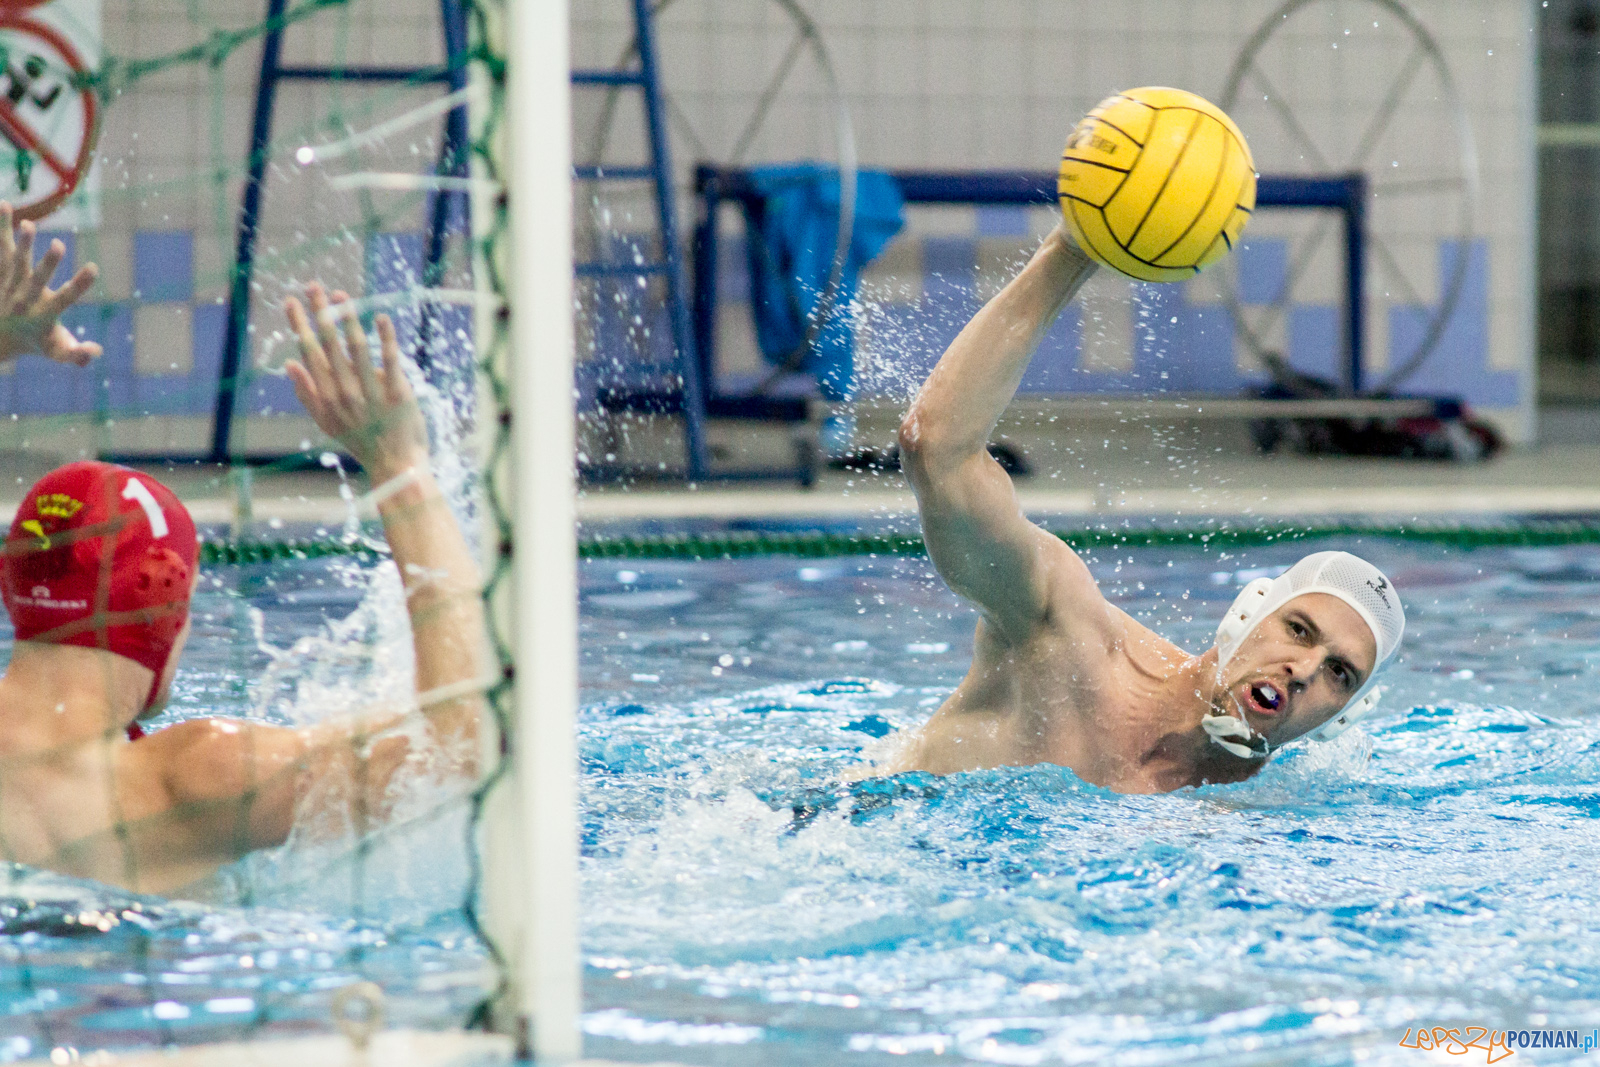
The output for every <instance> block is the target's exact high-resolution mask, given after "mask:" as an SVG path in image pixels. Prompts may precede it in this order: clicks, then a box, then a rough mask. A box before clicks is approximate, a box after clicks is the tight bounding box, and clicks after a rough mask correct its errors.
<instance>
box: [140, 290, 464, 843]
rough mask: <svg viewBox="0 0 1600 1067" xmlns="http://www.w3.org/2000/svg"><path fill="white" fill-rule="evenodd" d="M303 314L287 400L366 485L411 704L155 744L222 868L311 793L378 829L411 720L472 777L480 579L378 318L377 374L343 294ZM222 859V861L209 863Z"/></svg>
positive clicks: (320, 294) (270, 834)
mask: <svg viewBox="0 0 1600 1067" xmlns="http://www.w3.org/2000/svg"><path fill="white" fill-rule="evenodd" d="M307 303H308V304H309V305H310V306H309V312H310V314H308V313H307V308H306V307H305V306H303V305H302V304H301V303H300V302H299V301H298V300H295V299H293V298H291V299H290V300H288V301H287V302H286V310H287V312H288V316H289V324H290V326H291V328H293V330H294V332H295V334H296V336H297V338H298V339H299V342H300V351H301V360H300V361H297V362H291V363H289V364H288V371H289V375H290V377H291V378H292V379H293V381H294V386H295V392H296V394H297V395H298V396H299V397H300V400H301V402H302V403H303V404H305V406H306V410H307V411H308V412H310V414H311V416H312V418H313V419H314V420H315V421H316V423H317V425H318V426H319V427H321V428H322V430H323V431H324V432H325V433H327V434H328V435H329V436H330V437H332V438H334V439H335V440H337V441H338V442H339V443H340V444H341V445H343V446H344V447H345V448H346V449H347V450H348V451H349V452H350V454H351V455H352V456H353V457H355V459H356V461H357V462H359V463H360V464H361V465H362V467H363V469H365V471H366V473H367V476H368V478H369V479H370V481H371V483H372V486H373V494H372V496H373V498H374V500H375V501H376V505H377V509H378V514H379V516H380V518H381V519H382V520H383V528H384V534H385V536H386V537H387V538H388V541H389V546H390V548H391V549H392V551H393V554H394V560H395V563H396V565H397V566H398V567H399V569H400V577H401V580H402V581H403V582H404V585H405V590H406V610H407V613H408V615H409V616H410V620H411V636H412V644H413V649H414V655H415V660H416V687H417V695H416V704H415V705H414V706H413V707H395V708H374V709H372V711H371V712H369V713H367V714H365V715H360V716H353V717H349V718H344V719H339V720H334V721H330V722H327V723H323V724H320V725H318V726H315V727H311V728H306V729H286V728H283V727H276V726H265V725H261V724H255V723H240V722H230V721H223V720H209V721H197V722H193V723H182V724H179V725H177V726H174V727H172V728H170V729H168V730H164V731H162V732H161V733H159V734H157V735H156V736H155V737H154V738H153V739H152V740H153V741H155V742H157V744H158V745H160V746H162V747H164V748H168V749H172V750H174V752H176V751H177V750H180V749H181V753H180V754H179V758H175V759H171V760H170V761H169V762H170V763H171V764H172V765H173V766H174V773H173V774H172V776H171V777H170V778H169V779H168V788H169V789H170V791H171V793H172V795H173V800H174V802H175V803H176V804H177V805H179V806H180V808H181V809H182V810H184V811H186V812H188V813H189V814H190V817H191V821H197V825H198V832H197V833H196V837H197V838H198V839H199V840H200V841H201V842H202V843H201V845H200V846H199V851H202V852H205V851H208V850H209V851H210V853H211V854H212V856H213V858H231V855H232V854H242V853H243V852H245V851H249V850H251V849H256V848H263V847H269V846H272V845H276V844H279V843H281V842H282V841H283V840H284V839H285V838H286V837H287V836H288V833H289V830H290V828H291V827H292V825H293V822H294V817H295V805H296V804H297V802H298V801H299V799H300V797H301V796H303V795H304V793H305V791H306V787H307V785H308V784H309V783H311V782H313V781H316V780H319V779H323V778H328V777H332V778H335V779H336V780H339V781H346V782H349V783H350V784H351V786H352V790H351V792H350V794H349V796H350V800H351V807H352V813H351V814H352V820H353V821H354V823H355V824H356V826H357V828H358V830H365V829H366V825H363V824H368V825H370V823H371V822H376V821H379V820H381V819H382V818H383V817H384V815H385V813H386V811H387V808H388V805H389V803H390V802H391V800H392V796H391V794H390V792H389V785H390V782H391V779H392V778H393V776H394V774H395V772H396V771H397V770H398V769H399V768H400V767H401V766H402V765H404V764H406V762H407V761H408V760H410V759H411V757H412V756H413V755H415V749H414V744H413V739H412V737H411V736H410V735H411V731H407V730H400V729H396V727H399V726H400V725H401V723H402V720H403V719H404V718H405V717H406V716H407V714H408V713H409V712H411V711H413V710H420V712H421V714H422V716H423V717H424V718H425V719H426V721H427V723H428V726H429V728H430V732H431V734H432V742H433V745H434V747H435V750H436V751H437V752H438V753H440V754H442V755H443V756H444V757H445V759H446V761H447V762H448V764H449V769H450V770H451V771H453V772H454V774H455V776H456V777H457V778H459V779H460V780H463V781H472V780H475V776H476V770H477V755H478V750H477V730H478V724H479V722H480V720H481V717H482V715H483V713H484V700H483V690H484V689H485V688H486V678H487V675H488V670H489V662H490V660H489V645H488V639H487V634H486V631H485V626H484V618H483V601H482V596H481V590H480V583H479V577H478V569H477V566H476V564H475V563H474V562H473V559H472V556H471V553H470V551H469V550H468V547H467V543H466V539H465V538H464V537H463V536H462V533H461V530H460V528H459V527H458V526H457V524H456V521H455V517H454V515H453V514H452V513H451V511H450V507H449V504H448V502H447V501H446V500H445V497H444V494H443V493H442V492H441V491H440V489H439V486H438V485H437V483H435V481H434V479H433V475H432V473H431V471H430V469H429V456H428V440H427V432H426V428H425V426H424V424H423V421H422V415H421V412H420V411H419V409H418V407H417V401H416V398H415V397H414V396H413V395H412V391H411V387H410V385H409V384H408V383H407V382H406V379H405V375H404V372H403V371H402V369H401V365H400V358H401V357H400V349H399V344H398V342H397V340H396V337H395V332H394V326H393V324H392V323H391V322H390V321H389V319H388V317H387V316H383V315H380V316H378V317H377V328H378V337H379V341H380V346H381V349H382V366H374V364H373V361H372V359H371V357H370V355H369V354H368V348H367V338H366V335H365V333H364V331H363V330H362V328H361V324H360V322H359V321H358V320H357V318H356V317H355V315H354V313H353V312H351V311H350V310H349V309H347V308H345V307H343V306H342V305H344V304H345V303H346V297H345V295H344V294H343V293H338V292H335V293H334V294H332V299H331V300H330V299H329V296H328V294H326V293H325V292H324V291H323V289H322V288H321V287H320V286H317V285H313V286H311V287H310V289H309V290H308V293H307ZM219 853H220V855H219Z"/></svg>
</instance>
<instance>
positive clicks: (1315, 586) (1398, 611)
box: [1202, 552, 1406, 758]
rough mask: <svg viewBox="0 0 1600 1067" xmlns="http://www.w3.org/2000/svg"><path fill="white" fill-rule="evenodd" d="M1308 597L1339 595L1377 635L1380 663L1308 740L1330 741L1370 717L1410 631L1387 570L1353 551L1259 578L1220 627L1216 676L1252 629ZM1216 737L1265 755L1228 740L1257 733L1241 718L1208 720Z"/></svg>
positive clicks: (1237, 750) (1317, 555) (1232, 747)
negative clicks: (1384, 671)
mask: <svg viewBox="0 0 1600 1067" xmlns="http://www.w3.org/2000/svg"><path fill="white" fill-rule="evenodd" d="M1307 593H1327V594H1328V595H1329V596H1336V597H1338V598H1339V599H1340V600H1342V601H1344V602H1345V603H1346V604H1349V605H1350V606H1351V607H1352V608H1354V609H1355V612H1356V614H1357V615H1359V616H1361V621H1362V622H1364V623H1366V624H1367V628H1368V629H1370V630H1371V631H1372V640H1373V643H1374V644H1375V646H1376V647H1377V650H1378V656H1377V660H1376V661H1375V662H1374V663H1373V665H1372V673H1371V674H1369V675H1368V676H1367V680H1366V682H1365V684H1363V685H1362V686H1361V688H1360V689H1359V690H1357V691H1356V693H1355V695H1354V696H1352V697H1351V698H1350V700H1349V701H1348V702H1346V704H1345V706H1344V707H1343V708H1342V709H1341V710H1340V712H1339V714H1337V715H1335V716H1334V717H1333V718H1331V719H1329V720H1328V721H1327V722H1326V723H1324V724H1323V725H1321V726H1319V727H1318V728H1317V729H1315V730H1312V731H1311V732H1310V734H1308V735H1307V736H1309V737H1311V738H1313V739H1314V740H1318V741H1331V740H1332V739H1333V738H1335V737H1338V736H1339V735H1340V734H1342V733H1344V731H1345V730H1346V729H1348V728H1349V727H1350V725H1351V723H1354V722H1356V721H1357V720H1358V719H1362V718H1365V717H1366V716H1367V715H1370V714H1371V713H1372V709H1373V708H1375V707H1377V704H1378V697H1379V695H1380V694H1379V693H1378V692H1377V691H1376V690H1375V687H1376V685H1377V678H1378V671H1379V669H1380V668H1381V667H1382V666H1383V665H1384V664H1385V663H1387V662H1388V661H1389V658H1390V657H1391V656H1393V655H1394V654H1395V651H1396V650H1397V649H1399V647H1400V638H1401V636H1402V635H1403V634H1404V633H1405V629H1406V613H1405V611H1404V609H1403V608H1401V606H1400V596H1399V594H1398V593H1396V592H1395V588H1394V586H1393V585H1392V584H1391V583H1390V582H1389V579H1388V578H1386V577H1384V574H1383V572H1382V571H1380V570H1379V569H1378V568H1376V567H1374V566H1373V565H1372V564H1370V563H1368V562H1367V561H1366V560H1364V559H1362V558H1361V557H1359V556H1352V555H1351V554H1350V553H1348V552H1313V553H1312V554H1311V555H1309V556H1307V557H1306V558H1305V559H1303V560H1301V561H1300V562H1299V563H1296V564H1295V565H1294V566H1293V567H1290V568H1289V569H1288V570H1286V571H1284V572H1283V573H1282V574H1280V575H1278V577H1276V578H1257V579H1256V580H1255V581H1253V582H1251V583H1250V584H1249V585H1247V586H1245V587H1244V589H1243V590H1241V591H1240V593H1239V595H1238V597H1236V598H1235V599H1234V601H1233V606H1232V607H1230V608H1228V612H1227V614H1226V615H1224V616H1223V617H1222V622H1221V623H1220V624H1219V625H1218V626H1217V675H1218V679H1219V681H1220V679H1221V677H1222V673H1223V668H1224V667H1226V666H1227V664H1228V661H1229V660H1231V659H1232V658H1233V655H1234V653H1235V652H1237V651H1238V650H1239V646H1240V645H1241V644H1242V643H1243V642H1244V639H1245V638H1246V637H1247V636H1249V634H1250V631H1252V630H1254V629H1255V628H1256V627H1257V626H1259V625H1260V624H1261V623H1262V622H1263V621H1264V620H1265V619H1266V618H1267V617H1268V616H1270V615H1271V614H1272V613H1273V612H1275V611H1277V610H1278V609H1279V608H1281V607H1283V605H1285V604H1287V603H1288V602H1289V601H1291V600H1293V599H1294V598H1295V597H1298V596H1304V595H1305V594H1307ZM1202 725H1203V726H1204V727H1205V729H1206V732H1207V733H1208V734H1210V735H1211V739H1212V740H1213V741H1216V742H1217V744H1219V745H1221V746H1222V747H1223V748H1225V749H1227V750H1228V751H1229V752H1232V753H1234V754H1235V755H1237V756H1243V757H1245V758H1251V757H1255V756H1260V755H1264V754H1265V746H1264V744H1263V745H1260V746H1257V747H1250V746H1248V745H1246V744H1238V743H1235V742H1232V741H1228V740H1226V738H1228V737H1243V738H1245V739H1246V740H1247V741H1248V740H1249V739H1250V738H1251V737H1252V735H1253V731H1252V730H1251V729H1250V727H1249V725H1248V724H1247V723H1245V722H1244V721H1243V713H1242V712H1241V714H1240V716H1239V718H1234V717H1233V716H1231V715H1213V716H1207V717H1206V719H1205V721H1204V722H1203V723H1202Z"/></svg>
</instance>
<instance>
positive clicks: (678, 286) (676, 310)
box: [572, 0, 711, 481]
mask: <svg viewBox="0 0 1600 1067" xmlns="http://www.w3.org/2000/svg"><path fill="white" fill-rule="evenodd" d="M631 3H632V6H633V23H634V35H635V36H634V40H635V42H636V46H637V47H636V51H637V53H638V57H639V65H638V66H637V67H632V68H623V69H618V70H575V71H573V72H572V84H573V87H574V88H578V89H593V88H604V89H610V88H613V87H618V88H628V89H636V90H638V91H639V92H640V94H641V95H642V96H643V102H644V114H645V125H646V127H647V129H648V132H649V141H650V162H649V164H648V165H646V166H632V167H609V166H604V165H588V166H578V167H574V168H573V177H574V179H576V180H577V181H578V182H580V183H595V182H608V181H619V182H620V181H632V182H637V181H648V182H650V183H651V185H652V186H653V187H654V192H655V195H654V200H655V210H656V217H657V224H658V226H659V227H660V235H661V255H660V258H658V259H644V260H642V261H638V257H635V260H636V261H635V262H630V263H616V262H611V261H606V260H592V261H589V262H580V263H576V264H574V265H573V270H574V272H575V273H576V275H577V276H578V277H579V278H636V279H637V278H646V277H661V278H663V279H664V281H665V284H666V289H667V298H666V308H667V316H668V320H669V322H670V325H671V331H672V344H673V348H674V351H675V353H676V357H677V358H676V364H677V375H678V379H679V388H678V389H677V390H676V391H674V392H670V393H662V392H661V391H659V390H657V391H639V392H633V391H627V390H620V391H618V390H614V391H612V393H611V395H610V396H609V397H608V398H606V399H605V403H606V407H607V408H608V410H612V411H649V412H654V413H659V414H677V415H680V416H681V417H682V418H683V435H684V451H685V454H686V459H687V470H686V471H685V472H684V473H685V474H687V475H688V477H689V479H690V480H691V481H703V480H705V479H706V478H708V477H710V476H711V463H710V454H709V451H708V450H707V447H706V434H705V423H706V402H705V382H704V381H703V380H702V377H701V365H700V360H699V358H698V353H697V351H696V347H695V338H694V333H693V330H692V323H691V319H690V315H689V303H688V296H687V294H688V286H687V282H686V278H685V273H684V265H683V245H682V243H681V242H680V241H679V239H678V210H677V202H676V196H675V194H674V192H673V188H672V156H671V148H670V146H669V145H668V143H667V123H666V111H665V109H664V107H663V104H662V98H661V82H660V78H659V76H658V73H657V65H656V45H655V34H654V25H653V17H652V15H653V13H652V11H651V8H650V0H631ZM584 473H585V477H586V478H590V479H604V478H613V477H619V476H621V477H626V476H627V475H628V474H629V473H633V472H629V471H626V470H621V469H609V468H604V467H599V466H596V467H594V468H591V469H590V470H587V471H585V472H584ZM641 473H642V472H641Z"/></svg>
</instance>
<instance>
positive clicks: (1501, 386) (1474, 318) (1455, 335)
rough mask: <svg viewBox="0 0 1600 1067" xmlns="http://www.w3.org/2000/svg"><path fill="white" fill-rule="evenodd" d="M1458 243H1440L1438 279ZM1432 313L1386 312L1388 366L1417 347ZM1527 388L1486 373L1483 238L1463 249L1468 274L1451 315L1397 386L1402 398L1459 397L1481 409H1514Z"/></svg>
mask: <svg viewBox="0 0 1600 1067" xmlns="http://www.w3.org/2000/svg"><path fill="white" fill-rule="evenodd" d="M1460 249H1461V243H1460V242H1459V241H1442V242H1440V247H1439V277H1440V278H1441V279H1447V278H1449V277H1450V276H1451V274H1452V273H1453V272H1454V269H1455V262H1456V260H1455V257H1456V256H1457V255H1458V254H1459V251H1460ZM1431 313H1432V309H1430V308H1425V307H1417V306H1401V307H1393V308H1390V309H1389V366H1390V367H1399V366H1400V365H1401V364H1402V363H1403V362H1404V361H1405V360H1406V359H1407V358H1408V357H1409V356H1410V355H1411V354H1412V353H1414V352H1416V351H1417V346H1418V345H1420V344H1421V343H1422V340H1423V337H1424V334H1425V331H1426V330H1427V324H1428V320H1429V318H1430V317H1431ZM1528 387H1529V386H1528V384H1527V382H1526V379H1525V378H1524V376H1523V375H1521V374H1519V373H1517V372H1516V371H1495V370H1490V369H1489V244H1488V242H1487V241H1486V240H1485V239H1483V238H1481V237H1480V238H1478V239H1476V240H1474V241H1472V242H1471V244H1470V246H1469V247H1468V250H1467V272H1466V276H1465V277H1464V278H1463V279H1462V287H1461V295H1460V298H1459V299H1458V300H1457V302H1456V308H1455V311H1454V312H1453V313H1452V314H1451V316H1450V319H1449V321H1448V322H1447V323H1446V324H1445V328H1444V332H1443V333H1442V334H1441V335H1440V337H1439V343H1438V344H1437V345H1436V346H1435V347H1434V349H1433V351H1432V352H1431V353H1430V354H1429V355H1428V358H1427V359H1426V360H1425V361H1424V362H1423V364H1422V366H1421V367H1420V368H1419V369H1418V371H1417V373H1416V374H1415V375H1413V376H1412V377H1411V378H1409V379H1407V380H1406V381H1405V382H1402V383H1401V384H1400V385H1399V386H1398V387H1397V390H1398V391H1399V392H1402V393H1425V394H1435V393H1437V394H1441V395H1445V396H1458V397H1461V398H1462V399H1464V400H1466V401H1467V402H1468V403H1472V404H1481V405H1484V406H1486V407H1509V406H1512V405H1515V404H1517V403H1518V402H1519V401H1520V400H1521V398H1522V395H1523V393H1524V392H1525V391H1526V390H1527V388H1528Z"/></svg>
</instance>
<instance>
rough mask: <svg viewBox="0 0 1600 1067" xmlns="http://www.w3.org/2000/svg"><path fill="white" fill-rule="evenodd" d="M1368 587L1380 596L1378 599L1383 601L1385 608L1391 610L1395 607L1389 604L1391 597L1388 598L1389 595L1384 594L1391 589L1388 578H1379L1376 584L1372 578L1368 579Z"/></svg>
mask: <svg viewBox="0 0 1600 1067" xmlns="http://www.w3.org/2000/svg"><path fill="white" fill-rule="evenodd" d="M1367 586H1368V587H1369V588H1370V589H1371V590H1372V591H1373V592H1374V593H1377V594H1378V599H1379V600H1381V601H1383V606H1384V607H1386V608H1391V607H1393V606H1394V605H1392V604H1390V603H1389V596H1388V594H1387V593H1385V592H1384V590H1385V589H1387V588H1389V579H1387V578H1379V579H1378V580H1377V581H1376V582H1374V581H1373V580H1372V579H1371V578H1368V579H1367Z"/></svg>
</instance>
